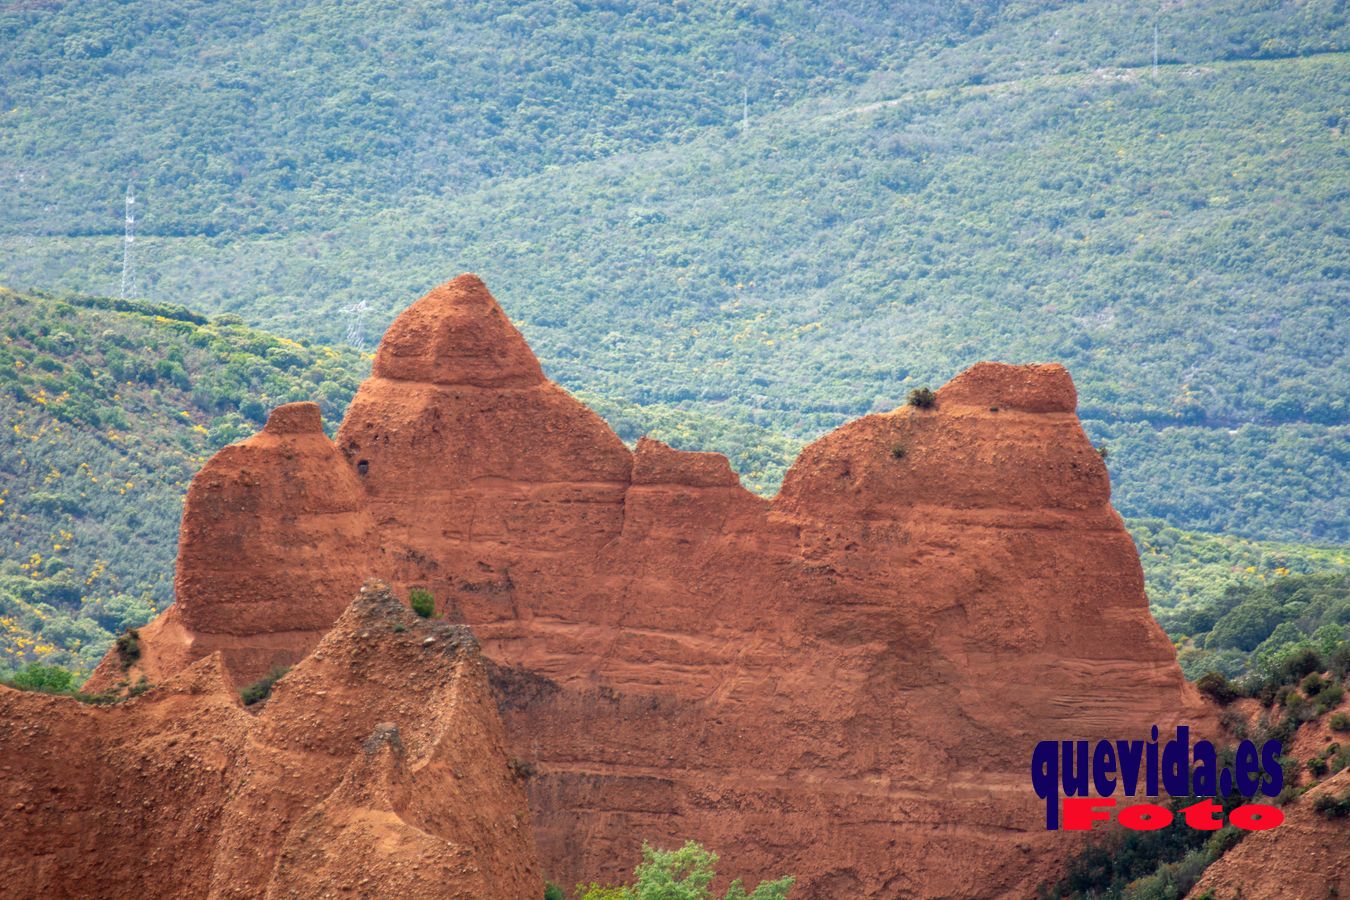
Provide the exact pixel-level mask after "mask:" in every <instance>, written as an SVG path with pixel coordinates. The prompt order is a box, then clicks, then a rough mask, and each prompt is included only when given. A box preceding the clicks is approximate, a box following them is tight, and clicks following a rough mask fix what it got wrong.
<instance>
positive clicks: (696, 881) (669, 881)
mask: <svg viewBox="0 0 1350 900" xmlns="http://www.w3.org/2000/svg"><path fill="white" fill-rule="evenodd" d="M716 865H717V854H716V853H713V852H711V851H709V850H705V849H704V848H703V846H702V845H701V844H698V843H697V842H695V841H689V842H687V843H686V844H685V845H684V846H683V847H681V848H680V849H679V850H658V849H656V848H655V847H652V846H650V845H648V844H643V845H642V862H641V863H639V864H638V867H637V868H636V869H634V870H633V875H634V876H635V878H636V881H635V882H634V883H633V885H632V886H629V887H622V886H620V887H602V886H600V885H597V884H591V885H580V884H579V885H577V893H578V894H580V895H581V900H711V898H712V891H711V890H710V888H709V886H710V885H711V884H712V882H713V879H715V878H716V877H717V872H716ZM795 880H796V879H794V878H792V877H791V876H788V877H786V878H779V879H777V880H775V881H764V882H760V884H759V886H758V887H756V888H755V889H754V890H753V891H747V890H746V889H745V886H744V884H742V882H741V880H740V879H739V878H738V879H736V880H735V881H733V882H732V883H731V886H730V887H729V888H728V889H727V892H726V895H725V900H785V898H786V897H787V896H788V892H789V891H790V890H791V889H792V885H793V883H794V881H795Z"/></svg>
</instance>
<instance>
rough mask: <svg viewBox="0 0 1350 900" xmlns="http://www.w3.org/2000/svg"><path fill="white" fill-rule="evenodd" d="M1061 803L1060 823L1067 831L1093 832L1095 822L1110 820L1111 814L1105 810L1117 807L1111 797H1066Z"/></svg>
mask: <svg viewBox="0 0 1350 900" xmlns="http://www.w3.org/2000/svg"><path fill="white" fill-rule="evenodd" d="M1060 802H1061V803H1062V804H1063V806H1062V807H1061V812H1062V815H1061V816H1060V821H1061V822H1063V823H1064V824H1063V828H1064V830H1066V831H1091V830H1092V823H1093V822H1106V821H1109V820H1110V818H1111V814H1110V813H1108V812H1106V811H1105V810H1106V809H1109V808H1110V807H1113V806H1115V805H1116V801H1115V800H1114V799H1113V798H1111V797H1101V798H1093V797H1065V798H1064V799H1063V800H1061V801H1060Z"/></svg>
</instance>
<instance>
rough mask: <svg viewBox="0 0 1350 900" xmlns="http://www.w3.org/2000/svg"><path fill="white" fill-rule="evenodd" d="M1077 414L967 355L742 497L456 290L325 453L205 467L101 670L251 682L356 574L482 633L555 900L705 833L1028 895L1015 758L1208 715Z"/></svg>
mask: <svg viewBox="0 0 1350 900" xmlns="http://www.w3.org/2000/svg"><path fill="white" fill-rule="evenodd" d="M1075 405H1076V394H1075V391H1074V387H1073V383H1072V381H1071V379H1070V378H1069V375H1068V373H1067V372H1066V371H1065V370H1064V369H1063V368H1062V367H1060V366H1055V365H1041V366H1011V365H1003V364H995V363H984V364H981V365H979V366H976V367H974V368H972V369H970V370H968V371H967V372H965V373H963V374H962V375H960V376H958V377H957V378H956V379H954V380H953V381H952V382H951V383H950V384H948V385H947V386H945V387H943V388H942V389H941V390H940V391H938V392H937V396H936V403H935V404H934V405H933V406H932V407H931V408H921V407H918V406H905V407H901V408H899V409H897V410H894V411H892V412H889V413H881V414H875V415H869V416H866V417H864V418H862V419H859V420H857V421H854V422H852V423H849V424H847V425H845V426H843V427H841V428H839V429H837V430H836V431H834V432H832V433H830V434H828V435H826V436H824V437H822V438H821V439H820V440H818V441H816V442H815V443H813V444H811V445H810V446H808V447H807V448H806V449H805V450H804V451H803V452H802V454H801V456H800V458H799V459H798V460H797V461H796V463H795V464H794V465H793V467H792V469H791V470H790V471H789V473H788V475H787V477H786V479H785V481H784V484H783V488H782V491H781V492H780V493H779V495H778V496H777V497H775V498H774V499H773V500H771V501H770V500H765V499H763V498H760V497H757V496H755V495H753V494H751V493H750V492H749V491H746V490H745V489H744V488H742V487H741V486H740V484H739V481H738V479H737V478H736V476H735V474H734V472H732V471H731V469H730V467H729V466H728V465H727V463H726V460H725V459H724V458H723V457H721V456H719V455H717V454H711V453H687V452H682V451H678V450H674V449H672V448H670V447H667V446H665V445H664V444H661V443H660V442H657V441H651V440H644V441H641V442H639V444H638V445H637V447H636V448H634V449H632V450H630V449H629V448H628V447H626V446H625V445H624V444H623V442H622V441H621V440H619V438H618V437H617V436H616V435H615V434H614V433H613V432H612V431H611V430H610V429H609V428H608V426H607V425H606V424H605V423H604V421H603V420H601V419H600V418H599V417H598V416H597V415H596V414H595V413H594V412H592V411H591V410H589V409H587V408H586V407H585V406H583V405H582V404H580V403H579V402H577V401H576V400H575V399H574V398H572V397H571V396H570V395H569V394H567V392H566V391H564V390H562V389H561V388H559V387H558V386H556V385H554V384H553V383H551V382H549V381H548V380H547V379H546V378H545V377H544V376H543V373H542V371H541V370H540V368H539V365H538V363H537V361H536V360H535V359H534V356H533V354H532V353H531V352H530V350H529V348H528V346H527V345H526V344H525V341H524V339H523V338H522V337H521V335H520V334H519V332H518V331H517V330H516V329H515V328H514V326H512V325H511V323H510V321H509V320H508V319H507V317H506V316H505V314H504V313H503V312H502V310H501V308H500V307H499V306H498V304H497V303H496V301H495V300H494V299H493V298H492V296H491V294H490V293H489V292H488V291H487V289H486V287H485V286H484V285H483V284H482V282H481V281H479V280H478V279H477V278H476V277H474V276H467V275H466V276H461V277H460V278H457V279H455V280H454V281H451V282H449V283H447V284H446V285H443V286H441V287H439V288H437V289H436V290H434V291H432V292H431V293H430V294H428V295H427V296H426V297H424V298H422V299H421V300H419V301H418V302H417V303H415V304H413V306H412V307H410V308H409V309H408V310H407V311H405V313H404V314H403V315H402V316H400V317H399V319H398V320H397V321H396V322H395V323H394V325H393V326H392V327H391V328H390V329H389V331H388V333H387V334H386V336H385V339H384V341H383V343H382V344H381V346H380V349H379V352H378V354H377V357H376V361H375V366H374V370H373V374H372V376H371V378H370V379H369V380H368V381H367V382H366V383H365V384H364V385H363V386H362V387H361V389H360V391H359V392H358V394H357V396H356V397H355V399H354V400H353V402H352V405H351V407H350V409H349V410H348V412H347V416H346V418H345V420H344V421H343V424H342V426H341V429H340V430H339V433H338V435H337V439H336V441H335V442H329V441H328V439H327V438H326V437H325V436H324V435H323V433H322V430H321V429H319V428H318V427H317V425H316V424H315V422H316V420H315V417H314V416H313V414H312V412H311V411H309V410H308V409H307V407H306V406H305V405H303V404H299V405H292V406H288V407H282V408H281V409H279V410H278V411H277V412H276V413H274V416H273V419H274V420H275V421H276V423H277V427H276V428H273V425H272V423H270V422H269V425H268V428H266V429H264V431H263V433H262V434H261V435H259V436H257V437H255V438H251V439H249V440H248V441H245V442H243V443H242V444H240V445H236V446H234V447H230V448H226V449H225V450H223V451H221V453H220V454H218V455H217V456H216V457H215V458H214V459H212V460H211V462H210V463H208V465H207V466H206V468H205V469H203V472H202V474H201V475H199V476H198V479H197V480H196V481H194V484H193V486H192V490H191V491H190V493H189V500H188V505H187V508H186V510H185V513H184V524H183V539H182V540H183V543H182V547H181V552H180V564H179V570H178V574H177V585H178V600H177V603H176V604H175V606H174V607H172V608H171V609H170V611H169V612H167V613H166V614H165V615H164V616H162V617H161V619H160V620H159V621H157V622H156V623H154V624H152V625H151V626H149V627H147V628H146V629H144V630H143V631H142V644H143V645H144V653H143V658H142V660H141V661H138V662H137V663H136V664H135V665H134V666H133V667H132V668H131V669H130V670H129V671H126V672H123V671H121V668H120V664H119V663H117V662H116V661H115V660H113V659H112V658H111V657H110V659H109V660H108V661H106V662H105V664H104V667H102V668H101V670H100V672H99V673H97V674H96V676H95V679H94V681H95V683H104V684H106V683H110V682H111V680H116V679H121V678H133V679H134V678H136V677H139V675H141V674H145V675H146V676H147V677H148V678H150V680H151V681H162V680H163V679H165V678H168V677H172V673H173V672H174V671H176V670H178V669H180V668H181V667H182V666H184V665H188V664H189V663H190V662H191V660H193V659H194V658H198V657H200V656H202V655H204V654H206V653H213V652H218V653H220V654H221V656H220V659H222V660H223V663H222V665H223V666H224V669H225V670H226V672H227V674H228V677H230V678H232V679H233V680H234V681H235V682H236V683H238V684H242V683H246V682H247V681H250V680H252V679H254V678H256V677H258V676H259V675H260V674H262V673H264V672H265V671H266V670H267V668H268V667H270V666H273V665H276V664H278V663H285V662H287V661H289V660H291V659H299V658H301V657H303V656H305V655H306V654H307V653H309V652H310V650H311V649H312V648H313V647H314V646H315V644H316V643H317V642H319V641H320V640H321V639H323V638H322V635H323V631H324V620H325V617H327V616H331V615H336V610H334V609H333V607H332V605H331V604H332V602H333V598H334V597H341V596H345V595H347V594H349V593H350V591H351V590H353V589H354V588H355V586H356V585H357V584H359V583H360V580H361V579H362V578H364V577H366V576H367V575H372V574H373V575H378V576H380V577H382V578H385V579H387V580H389V581H390V582H391V583H392V584H394V585H395V586H396V588H397V589H398V590H400V591H403V590H407V589H409V588H411V587H424V588H426V589H428V590H430V591H432V593H433V594H434V595H435V597H436V601H437V607H438V611H439V612H440V613H441V614H442V615H444V616H445V617H446V618H447V619H448V620H450V621H454V622H463V623H467V624H469V625H471V626H472V627H473V630H474V633H475V634H476V635H477V636H478V639H479V640H480V641H482V645H483V652H484V654H485V656H486V657H487V658H488V659H490V660H491V661H492V666H493V673H494V674H493V684H494V687H495V688H496V692H497V697H498V702H499V705H500V711H501V715H502V718H503V721H504V723H505V726H506V730H507V734H508V738H509V741H510V744H511V751H510V752H511V753H512V754H513V755H515V756H517V757H519V758H520V759H522V760H527V761H529V762H530V763H531V764H532V765H533V766H535V767H536V768H537V771H538V775H537V776H536V777H535V778H534V779H532V781H531V782H530V786H529V798H530V806H531V811H532V815H533V821H534V825H535V830H536V836H537V840H538V843H539V848H540V854H541V857H542V860H543V865H544V870H545V871H546V872H547V873H548V874H549V876H550V877H551V878H553V879H554V880H555V881H558V882H559V883H562V884H570V883H575V882H576V881H579V880H582V879H587V880H590V879H604V878H615V877H618V876H620V875H622V874H623V873H624V872H626V871H627V870H629V869H630V868H631V866H632V864H633V862H634V861H635V859H636V857H637V851H638V848H639V845H640V843H641V841H642V840H643V839H646V840H649V841H653V842H659V843H667V844H669V843H678V842H682V841H683V840H685V839H688V838H693V839H696V840H700V841H702V842H704V843H705V844H707V845H708V846H710V847H713V848H715V849H716V850H717V851H718V852H720V853H721V854H723V856H725V857H726V858H728V859H734V860H736V863H737V865H738V866H739V867H740V869H741V871H742V872H743V873H744V874H746V875H747V880H751V881H753V880H755V879H756V878H759V877H770V876H774V875H778V874H783V873H792V874H794V875H796V876H798V879H799V880H798V884H799V886H800V889H799V890H800V895H801V896H805V897H838V896H881V897H896V896H961V895H971V894H980V895H984V896H994V895H999V894H1009V895H1025V894H1027V893H1028V892H1031V891H1032V890H1033V889H1034V887H1035V886H1036V885H1037V884H1038V883H1040V882H1041V881H1043V880H1045V879H1046V878H1048V877H1049V876H1050V875H1052V874H1054V872H1055V871H1056V868H1057V866H1058V865H1059V864H1060V860H1062V858H1063V856H1064V854H1065V852H1066V841H1065V837H1064V836H1063V835H1062V834H1055V833H1046V832H1045V831H1044V830H1043V809H1042V808H1041V806H1040V801H1038V800H1037V799H1036V797H1035V796H1034V794H1033V793H1032V791H1031V789H1030V786H1029V783H1028V778H1027V760H1028V759H1029V758H1030V750H1031V747H1032V746H1033V745H1034V743H1035V742H1036V741H1039V740H1044V739H1068V738H1087V739H1091V738H1125V737H1131V736H1143V735H1144V734H1146V732H1147V730H1148V728H1149V727H1150V726H1151V725H1153V724H1157V725H1158V726H1159V728H1160V730H1162V731H1164V732H1166V731H1167V730H1169V729H1170V727H1171V726H1172V725H1174V724H1177V723H1188V724H1190V725H1192V726H1193V727H1194V728H1196V729H1197V730H1201V731H1203V730H1205V729H1206V728H1211V727H1213V725H1214V720H1213V713H1212V711H1211V710H1210V709H1209V708H1208V707H1207V706H1206V705H1205V704H1204V703H1202V701H1201V700H1200V698H1199V696H1198V695H1197V694H1196V692H1195V691H1194V689H1193V688H1192V687H1191V686H1190V685H1189V684H1187V683H1186V682H1185V680H1184V679H1183V678H1182V676H1181V672H1180V670H1179V668H1178V667H1177V665H1176V662H1175V657H1174V654H1173V651H1172V647H1171V645H1170V643H1169V642H1168V641H1167V639H1166V637H1165V636H1164V635H1163V633H1162V631H1161V630H1160V629H1159V628H1158V626H1157V625H1156V623H1155V622H1154V621H1153V619H1152V617H1151V616H1150V614H1149V611H1148V605H1147V600H1146V598H1145V595H1144V588H1143V577H1142V573H1141V570H1140V566H1139V561H1138V558H1137V555H1136V553H1135V549H1134V546H1133V543H1132V542H1131V540H1130V538H1129V535H1128V534H1127V533H1126V531H1125V529H1124V527H1123V524H1122V523H1121V520H1120V518H1119V516H1118V515H1117V514H1116V513H1115V511H1114V510H1113V509H1112V508H1111V505H1110V485H1109V481H1108V478H1107V473H1106V469H1105V466H1104V465H1103V464H1102V461H1101V459H1100V457H1099V455H1098V454H1097V452H1096V450H1095V449H1094V448H1093V447H1092V445H1091V444H1090V443H1089V441H1088V440H1087V438H1086V436H1085V435H1084V434H1083V432H1082V429H1081V428H1080V427H1079V424H1078V421H1077V418H1076V416H1075V414H1074V409H1075ZM344 592H345V593H344ZM405 740H406V738H405ZM382 752H383V753H386V754H387V755H389V757H390V758H391V759H392V758H394V757H395V756H396V754H395V751H394V750H393V749H392V746H391V748H390V749H387V750H384V751H382ZM331 827H336V826H335V825H326V826H324V828H331ZM315 828H316V831H315V832H314V833H315V834H319V833H327V832H324V831H323V829H322V828H319V826H317V825H316V826H315ZM316 840H317V839H316ZM304 846H306V847H310V848H312V849H314V851H315V852H318V850H317V847H318V845H317V844H305V845H304ZM953 859H960V860H962V864H961V865H960V866H953V865H952V860H953Z"/></svg>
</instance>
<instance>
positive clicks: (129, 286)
mask: <svg viewBox="0 0 1350 900" xmlns="http://www.w3.org/2000/svg"><path fill="white" fill-rule="evenodd" d="M126 210H127V213H126V215H127V222H126V234H125V236H124V237H123V238H122V299H123V300H126V299H127V298H129V297H130V296H131V294H132V291H134V290H135V287H136V284H135V282H136V260H135V258H134V257H133V256H132V253H131V249H132V248H131V245H132V244H134V243H136V194H135V193H134V192H132V190H131V185H129V184H128V185H127V202H126Z"/></svg>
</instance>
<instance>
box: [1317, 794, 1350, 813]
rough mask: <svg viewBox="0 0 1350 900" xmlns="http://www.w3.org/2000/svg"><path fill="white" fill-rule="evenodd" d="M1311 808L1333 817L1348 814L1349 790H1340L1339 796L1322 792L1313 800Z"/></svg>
mask: <svg viewBox="0 0 1350 900" xmlns="http://www.w3.org/2000/svg"><path fill="white" fill-rule="evenodd" d="M1313 809H1314V810H1315V811H1317V812H1319V813H1321V814H1322V815H1324V816H1328V817H1329V818H1333V819H1343V818H1345V817H1346V816H1350V791H1342V792H1341V794H1340V796H1336V795H1333V794H1322V795H1321V796H1319V797H1318V798H1317V799H1316V800H1314V801H1313Z"/></svg>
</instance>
